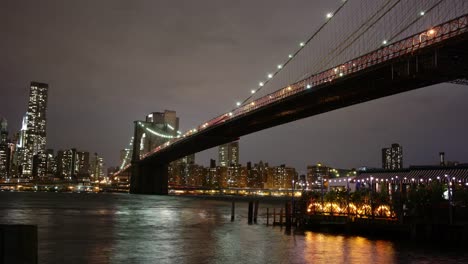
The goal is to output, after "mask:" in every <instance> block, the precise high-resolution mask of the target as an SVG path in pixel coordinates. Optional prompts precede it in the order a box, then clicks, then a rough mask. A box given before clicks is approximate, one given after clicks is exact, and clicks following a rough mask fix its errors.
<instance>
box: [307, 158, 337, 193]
mask: <svg viewBox="0 0 468 264" xmlns="http://www.w3.org/2000/svg"><path fill="white" fill-rule="evenodd" d="M333 173H334V171H333V168H330V167H328V166H324V165H323V164H321V163H317V164H316V165H312V166H307V183H308V184H309V186H310V188H311V189H326V188H327V187H328V183H327V181H328V180H329V179H330V178H332V175H333Z"/></svg>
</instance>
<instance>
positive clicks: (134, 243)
mask: <svg viewBox="0 0 468 264" xmlns="http://www.w3.org/2000/svg"><path fill="white" fill-rule="evenodd" d="M266 207H269V208H273V207H277V208H279V207H280V204H278V203H277V204H274V203H266V202H261V204H260V214H261V215H262V214H264V213H265V210H266V209H265V208H266ZM270 210H271V209H270ZM265 221H266V220H265V219H264V218H262V217H260V218H259V222H258V224H256V225H248V224H247V203H246V202H237V203H236V219H235V221H234V222H231V202H229V201H222V200H209V199H200V198H191V197H175V196H146V195H129V194H83V193H82V194H76V193H27V192H0V224H34V225H37V226H38V232H39V234H38V237H39V263H67V264H71V263H177V264H183V263H328V264H331V263H468V250H463V248H460V247H459V245H458V246H456V245H446V246H445V247H440V246H427V245H418V244H415V243H410V242H407V241H393V242H391V241H385V240H370V239H367V238H363V237H357V236H341V235H331V234H323V233H314V232H305V233H302V234H295V235H287V234H285V232H284V230H282V229H281V228H279V227H274V228H273V227H271V226H270V227H267V226H266V225H265Z"/></svg>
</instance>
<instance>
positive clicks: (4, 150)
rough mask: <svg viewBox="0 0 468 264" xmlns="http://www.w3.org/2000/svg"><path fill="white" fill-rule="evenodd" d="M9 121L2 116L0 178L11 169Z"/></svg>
mask: <svg viewBox="0 0 468 264" xmlns="http://www.w3.org/2000/svg"><path fill="white" fill-rule="evenodd" d="M7 139H8V129H7V121H6V119H4V118H0V178H1V177H6V176H7V175H8V169H9V163H10V158H9V156H10V155H9V148H8V140H7Z"/></svg>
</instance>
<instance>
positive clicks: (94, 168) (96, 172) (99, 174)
mask: <svg viewBox="0 0 468 264" xmlns="http://www.w3.org/2000/svg"><path fill="white" fill-rule="evenodd" d="M90 168H91V174H90V177H91V179H92V180H93V181H96V180H102V179H103V178H104V177H105V176H106V175H105V174H104V160H103V158H102V157H100V156H99V155H98V154H97V153H94V156H93V157H92V158H91V164H90Z"/></svg>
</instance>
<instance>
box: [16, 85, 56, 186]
mask: <svg viewBox="0 0 468 264" xmlns="http://www.w3.org/2000/svg"><path fill="white" fill-rule="evenodd" d="M48 90H49V85H48V84H45V83H39V82H31V87H30V92H29V102H28V111H27V113H26V124H27V125H26V133H25V142H24V147H23V148H24V150H23V153H22V155H23V158H22V164H21V165H22V176H23V177H30V176H32V172H33V159H34V156H35V155H38V156H36V160H37V161H39V162H40V163H43V162H44V159H43V158H44V154H45V150H46V149H45V146H46V136H47V133H46V122H47V117H46V112H47V111H46V110H47V95H48ZM37 166H38V167H37V168H38V171H40V168H43V167H44V164H37Z"/></svg>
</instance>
